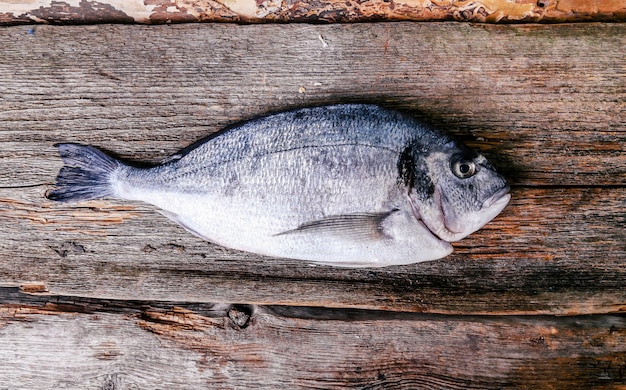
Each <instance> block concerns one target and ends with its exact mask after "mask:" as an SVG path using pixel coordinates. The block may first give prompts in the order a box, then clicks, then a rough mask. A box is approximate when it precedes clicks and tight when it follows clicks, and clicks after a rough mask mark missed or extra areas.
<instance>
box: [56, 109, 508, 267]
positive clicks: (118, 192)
mask: <svg viewBox="0 0 626 390" xmlns="http://www.w3.org/2000/svg"><path fill="white" fill-rule="evenodd" d="M56 147H57V148H58V151H59V154H60V156H61V158H62V160H63V163H64V166H63V167H62V168H61V169H60V171H59V173H58V176H57V178H56V184H55V187H54V188H53V189H51V190H49V191H48V192H47V194H46V196H47V198H48V199H50V200H53V201H59V202H75V201H85V200H90V199H98V198H118V199H124V200H129V201H142V202H146V203H149V204H152V205H154V206H156V207H158V208H159V209H160V211H161V212H162V213H163V214H164V215H165V216H166V217H168V218H170V219H171V220H173V221H175V222H176V223H178V224H180V225H181V226H182V227H184V228H185V229H186V230H188V231H189V232H191V233H192V234H194V235H196V236H198V237H200V238H202V239H204V240H207V241H209V242H212V243H215V244H218V245H221V246H224V247H228V248H232V249H237V250H242V251H247V252H251V253H255V254H260V255H265V256H272V257H280V258H289V259H294V260H304V261H307V262H309V263H316V264H326V265H331V266H342V267H383V266H390V265H405V264H412V263H418V262H423V261H431V260H437V259H441V258H443V257H445V256H447V255H449V254H450V253H452V252H453V247H452V245H451V243H452V242H455V241H458V240H460V239H463V238H465V237H467V236H468V235H470V234H472V233H473V232H475V231H477V230H478V229H480V228H482V227H483V226H484V225H485V224H487V223H488V222H489V221H491V220H492V219H493V218H495V217H496V216H497V215H498V214H499V213H500V212H501V211H502V210H503V209H504V208H505V206H506V205H507V204H508V202H509V200H510V198H511V195H510V193H509V190H510V187H509V185H508V184H507V181H506V179H505V178H504V177H503V176H501V175H500V174H499V173H497V172H496V170H495V169H494V167H493V166H492V165H491V164H490V163H489V161H487V159H486V158H485V157H483V156H482V155H481V154H479V153H478V152H476V151H474V150H473V149H470V148H469V147H467V146H466V145H464V144H463V143H461V142H459V141H457V140H455V139H454V138H453V137H452V136H450V135H449V134H448V133H446V132H444V131H442V130H440V129H438V128H436V127H434V126H432V125H430V124H427V123H424V122H423V121H421V120H418V119H417V118H415V117H413V116H411V115H409V114H407V113H404V112H400V111H396V110H392V109H387V108H383V107H381V106H378V105H372V104H338V105H326V106H317V107H305V108H298V109H293V110H288V111H284V112H279V113H274V114H270V115H266V116H261V117H258V118H255V119H251V120H249V121H246V122H243V123H241V124H239V125H235V126H232V127H229V128H227V129H224V130H223V131H220V132H218V133H215V134H213V135H210V136H208V137H206V138H204V139H202V140H200V141H197V142H195V143H193V144H191V145H190V146H189V147H187V148H184V149H182V150H181V151H179V152H177V153H175V154H174V155H172V156H170V157H168V158H166V159H165V160H163V161H162V162H161V163H160V164H158V165H152V166H146V164H140V163H136V162H129V161H122V160H120V159H116V158H114V157H111V156H110V155H109V154H107V153H104V152H103V151H101V150H100V149H98V148H95V147H93V146H89V145H82V144H78V143H59V144H56Z"/></svg>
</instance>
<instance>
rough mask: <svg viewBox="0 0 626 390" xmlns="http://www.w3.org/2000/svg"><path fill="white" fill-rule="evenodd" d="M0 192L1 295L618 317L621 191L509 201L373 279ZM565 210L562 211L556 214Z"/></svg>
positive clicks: (140, 219) (365, 273) (38, 195)
mask: <svg viewBox="0 0 626 390" xmlns="http://www.w3.org/2000/svg"><path fill="white" fill-rule="evenodd" d="M44 190H45V187H38V188H34V189H12V190H6V189H5V190H0V220H1V221H2V222H3V223H2V224H0V237H3V240H2V254H1V256H2V262H0V278H2V281H3V282H2V283H4V284H7V283H9V284H13V285H20V284H22V283H26V282H38V283H41V284H43V285H45V286H46V289H47V290H48V291H50V292H52V293H55V294H71V295H80V296H91V297H106V298H118V299H143V300H178V301H199V302H203V301H210V302H246V303H257V304H285V305H310V306H329V307H359V308H368V309H386V310H397V311H425V312H431V313H466V314H467V313H474V314H477V313H485V314H521V313H528V314H560V315H563V314H591V313H608V312H619V311H621V310H625V309H626V291H625V289H624V280H626V270H625V269H624V267H623V260H624V258H626V244H625V243H624V230H623V227H624V226H625V225H626V215H625V213H624V212H623V205H624V204H626V189H624V188H593V189H581V188H576V189H552V188H550V189H530V188H515V189H514V190H513V199H512V201H511V204H510V205H509V206H508V208H507V209H505V211H504V212H503V213H502V214H501V216H499V217H498V218H497V219H496V220H495V221H493V222H492V223H490V224H489V225H487V226H486V227H485V228H483V229H482V230H480V231H479V232H477V233H475V234H473V235H472V236H471V237H469V238H466V239H464V240H462V241H460V242H458V243H456V244H455V248H456V252H455V253H454V254H452V255H451V256H449V257H447V258H445V259H442V260H438V261H434V262H427V263H420V264H415V265H409V266H402V267H388V268H383V269H361V270H359V269H356V270H355V269H341V268H340V269H337V268H333V267H326V266H317V267H312V266H309V265H307V264H306V263H304V262H300V261H296V260H286V259H272V258H267V257H261V256H257V255H252V254H248V253H244V252H239V251H235V250H228V249H225V248H222V247H219V246H216V245H212V244H209V243H207V242H204V241H202V240H200V239H198V238H196V237H194V236H192V235H190V234H188V233H187V232H186V231H184V230H183V229H182V228H180V227H179V226H177V225H175V224H174V223H173V222H170V221H169V220H167V219H166V218H165V217H162V216H160V215H158V214H157V213H156V211H155V210H154V208H152V207H150V206H146V205H142V204H139V203H130V202H124V203H120V202H115V201H92V202H86V203H83V204H81V205H77V206H74V205H64V204H56V203H52V202H50V201H46V200H43V199H42V197H43V191H44ZM564 199H567V202H564V201H563V200H564Z"/></svg>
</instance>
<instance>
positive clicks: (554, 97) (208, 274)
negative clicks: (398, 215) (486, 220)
mask: <svg viewBox="0 0 626 390" xmlns="http://www.w3.org/2000/svg"><path fill="white" fill-rule="evenodd" d="M625 33H626V26H624V25H620V24H608V25H604V24H590V25H589V24H578V25H558V26H536V25H534V26H484V25H471V24H454V23H436V24H411V23H390V24H352V25H326V26H321V25H248V26H235V25H223V24H219V25H208V24H199V25H175V26H153V27H146V26H124V25H99V26H80V27H54V26H37V27H36V28H35V29H34V32H33V31H30V30H29V27H12V28H4V29H2V30H0V37H1V40H2V42H3V48H2V56H0V107H1V108H2V109H1V110H0V145H1V146H0V164H1V166H2V167H3V168H4V169H2V171H0V187H1V188H0V221H1V222H0V231H1V233H0V249H1V253H0V284H4V285H22V284H40V285H42V286H45V288H46V289H47V290H48V291H49V292H50V293H54V294H71V295H77V296H89V297H99V298H118V299H132V298H136V299H144V300H177V301H198V302H203V301H204V302H244V303H255V304H286V305H309V306H333V307H343V308H345V307H352V308H366V309H385V310H394V311H426V312H432V313H464V314H477V313H490V314H504V313H506V314H516V313H517V314H520V313H529V314H540V313H552V314H581V313H583V314H584V313H608V312H618V311H620V310H623V309H624V307H625V306H626V292H625V291H624V280H625V276H626V271H625V270H624V267H623V262H624V257H625V256H624V255H625V253H626V244H625V242H626V241H625V239H624V238H625V233H624V224H625V216H624V205H625V204H626V188H625V186H626V158H625V156H624V148H625V147H624V145H626V131H625V130H624V123H626V109H625V107H626V77H625V76H626V75H625V69H626V57H624V55H623V48H624V47H626V34H625ZM354 101H356V102H374V103H379V104H383V105H385V106H388V107H395V108H400V109H403V110H408V111H410V112H412V113H414V114H415V115H418V116H422V117H424V118H426V119H428V120H430V121H432V122H434V123H435V124H437V125H439V126H441V127H444V128H446V129H448V130H450V131H451V132H452V133H454V134H456V135H457V136H459V137H460V138H461V139H463V140H464V141H466V142H467V143H468V144H470V145H471V146H473V147H476V148H478V149H479V150H481V151H483V152H484V153H485V154H486V155H487V157H488V158H489V159H490V160H491V161H492V162H493V163H494V165H496V166H497V167H498V168H499V169H500V170H501V171H502V172H503V173H504V174H505V175H507V177H508V178H509V179H510V181H511V183H512V184H513V185H514V188H513V192H512V193H513V200H512V202H511V205H510V206H509V207H508V208H507V209H506V210H505V211H504V213H503V214H502V215H501V216H500V217H498V218H497V219H496V220H495V221H494V222H493V223H491V224H489V225H488V226H487V227H486V228H484V229H483V230H481V231H479V232H478V233H476V234H474V235H472V236H471V237H469V238H467V239H465V240H463V241H461V242H459V243H458V244H456V252H455V254H453V255H452V256H450V257H449V258H447V259H444V260H439V261H435V262H430V263H423V264H416V265H411V266H404V267H390V268H384V269H362V270H351V269H335V268H329V267H313V266H309V265H307V264H305V263H302V262H297V261H291V260H285V259H270V258H263V257H259V256H255V255H250V254H246V253H241V252H237V251H232V250H227V249H224V248H221V247H217V246H215V245H211V244H208V243H206V242H203V241H201V240H199V239H197V238H195V237H193V236H191V235H189V234H188V233H186V232H185V231H184V230H183V229H181V228H179V227H178V226H176V225H174V224H173V223H171V222H169V221H168V220H167V219H165V218H164V217H162V216H160V215H159V214H158V213H157V212H156V211H155V210H154V209H153V208H151V207H150V206H147V205H142V204H138V203H130V202H120V201H108V200H107V201H97V202H88V203H82V204H73V205H62V204H54V203H52V202H49V201H47V200H45V199H44V197H43V194H44V192H45V191H46V190H47V189H48V188H50V186H51V184H52V182H53V180H54V176H55V175H56V172H57V170H58V169H59V168H60V166H61V162H60V159H59V158H58V156H57V154H56V151H55V150H54V148H53V147H52V144H53V143H55V142H59V141H76V142H81V143H89V144H94V145H97V146H100V147H103V148H105V149H107V150H109V151H112V152H114V153H115V154H117V155H119V156H121V157H124V158H131V159H141V160H148V161H158V160H159V159H161V158H163V157H166V156H168V155H170V154H172V153H174V152H175V151H177V150H178V149H179V148H181V147H184V146H186V145H187V144H189V143H191V142H192V141H195V140H197V139H199V138H201V137H203V136H206V135H208V134H210V133H212V132H214V131H217V130H219V129H220V128H222V127H224V126H226V125H229V124H233V123H235V122H237V121H240V120H243V119H246V118H250V117H253V116H255V115H259V114H263V113H267V112H272V111H276V110H282V109H287V108H292V107H299V106H306V105H314V104H322V103H336V102H354Z"/></svg>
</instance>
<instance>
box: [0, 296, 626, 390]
mask: <svg viewBox="0 0 626 390" xmlns="http://www.w3.org/2000/svg"><path fill="white" fill-rule="evenodd" d="M0 298H1V299H2V300H3V301H4V302H6V304H5V305H2V306H0V378H2V379H3V382H2V383H3V385H7V384H8V385H10V386H9V388H37V389H59V388H81V389H132V388H141V389H162V388H168V389H184V388H213V389H233V388H255V389H256V388H263V389H277V388H298V389H313V388H315V389H319V388H323V389H345V388H353V389H567V390H570V389H592V388H593V389H621V388H623V386H624V377H623V372H624V369H625V367H626V319H625V318H624V317H623V316H615V315H604V316H578V317H545V316H527V317H520V316H508V317H506V318H502V317H493V316H487V317H481V316H440V315H424V314H410V313H389V312H379V311H367V310H353V309H347V310H338V309H326V308H310V307H299V308H294V307H284V306H250V305H221V304H182V305H172V304H170V305H167V304H163V303H158V302H138V301H107V300H102V299H98V300H90V299H84V298H78V297H68V296H55V297H42V296H39V297H30V298H29V297H25V296H24V294H21V293H19V292H18V291H16V290H15V289H7V288H4V289H2V288H0ZM9 302H19V303H20V305H19V306H17V307H16V306H13V305H11V304H10V303H9ZM620 386H621V387H620Z"/></svg>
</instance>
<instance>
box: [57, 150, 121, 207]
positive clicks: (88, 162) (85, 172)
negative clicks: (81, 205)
mask: <svg viewBox="0 0 626 390" xmlns="http://www.w3.org/2000/svg"><path fill="white" fill-rule="evenodd" d="M54 146H56V147H57V148H58V149H59V154H60V155H61V158H62V159H63V162H64V163H65V165H64V166H63V168H61V170H60V171H59V174H58V176H57V181H56V188H55V189H54V190H52V191H50V192H48V193H47V194H46V197H47V198H48V199H51V200H56V201H58V202H71V201H79V200H88V199H95V198H104V197H106V196H110V195H113V188H112V187H111V182H110V177H111V173H113V172H114V171H115V170H116V169H117V168H119V167H120V166H121V165H122V163H121V162H120V161H118V160H116V159H114V158H113V157H110V156H108V155H106V154H104V153H103V152H101V151H100V150H98V149H96V148H94V147H91V146H86V145H80V144H73V143H67V144H56V145H54Z"/></svg>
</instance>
